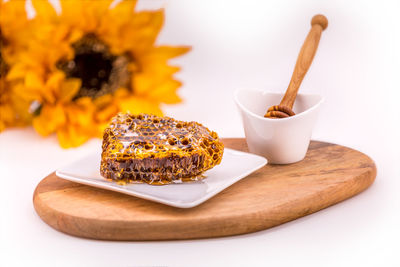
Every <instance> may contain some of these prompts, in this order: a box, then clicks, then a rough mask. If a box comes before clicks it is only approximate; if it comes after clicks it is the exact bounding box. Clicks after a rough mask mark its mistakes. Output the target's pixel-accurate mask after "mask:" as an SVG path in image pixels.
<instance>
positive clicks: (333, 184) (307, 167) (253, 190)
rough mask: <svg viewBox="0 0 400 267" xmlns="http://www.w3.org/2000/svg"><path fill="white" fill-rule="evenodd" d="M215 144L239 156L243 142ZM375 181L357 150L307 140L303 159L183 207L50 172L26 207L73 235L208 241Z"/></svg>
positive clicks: (296, 213)
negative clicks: (32, 207)
mask: <svg viewBox="0 0 400 267" xmlns="http://www.w3.org/2000/svg"><path fill="white" fill-rule="evenodd" d="M223 142H224V143H225V145H226V147H229V148H233V149H237V150H242V151H247V146H246V142H245V140H244V139H224V140H223ZM239 164H240V163H239ZM375 176H376V167H375V164H374V162H373V161H372V160H371V159H370V158H369V157H368V156H366V155H364V154H362V153H361V152H358V151H356V150H353V149H350V148H347V147H343V146H339V145H335V144H330V143H323V142H316V141H312V142H311V144H310V147H309V150H308V152H307V156H306V158H305V159H304V160H303V161H301V162H298V163H295V164H290V165H267V166H265V167H263V168H262V169H260V170H258V171H256V172H254V173H253V174H251V175H249V176H248V177H246V178H244V179H243V180H241V181H239V182H237V183H236V184H234V185H232V186H231V187H229V188H227V189H225V190H224V191H223V192H221V193H220V194H218V195H216V196H215V197H213V198H211V199H210V200H208V201H206V202H205V203H203V204H201V205H199V206H197V207H194V208H190V209H179V208H174V207H169V206H166V205H163V204H158V203H155V202H150V201H147V200H143V199H139V198H136V197H132V196H128V195H124V194H120V193H116V192H112V191H107V190H103V189H98V188H94V187H90V186H86V185H81V184H77V183H73V182H70V181H66V180H63V179H61V178H58V177H57V176H56V175H55V173H52V174H50V175H49V176H47V177H46V178H44V179H43V180H42V181H41V182H40V183H39V185H38V186H37V188H36V190H35V193H34V196H33V203H34V206H35V209H36V212H37V213H38V214H39V216H40V217H41V218H42V219H43V221H45V222H46V223H47V224H49V225H50V226H52V227H53V228H55V229H57V230H59V231H61V232H64V233H67V234H70V235H74V236H80V237H85V238H94V239H105V240H171V239H193V238H208V237H219V236H229V235H237V234H244V233H250V232H255V231H259V230H263V229H267V228H270V227H273V226H276V225H279V224H282V223H285V222H288V221H291V220H294V219H296V218H299V217H302V216H305V215H307V214H311V213H313V212H316V211H318V210H321V209H323V208H326V207H329V206H331V205H333V204H336V203H338V202H340V201H342V200H345V199H347V198H349V197H352V196H354V195H356V194H358V193H360V192H361V191H363V190H365V189H366V188H367V187H368V186H369V185H371V184H372V183H373V181H374V179H375Z"/></svg>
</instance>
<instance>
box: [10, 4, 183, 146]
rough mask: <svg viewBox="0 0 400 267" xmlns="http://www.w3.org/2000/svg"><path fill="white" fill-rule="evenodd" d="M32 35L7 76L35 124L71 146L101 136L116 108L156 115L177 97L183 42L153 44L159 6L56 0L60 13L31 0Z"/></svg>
mask: <svg viewBox="0 0 400 267" xmlns="http://www.w3.org/2000/svg"><path fill="white" fill-rule="evenodd" d="M32 2H33V6H34V8H35V11H36V16H35V18H34V19H33V20H32V21H31V22H30V24H31V25H32V26H31V27H32V29H33V30H31V32H32V37H31V40H30V41H29V45H28V47H27V49H24V51H21V52H20V54H19V60H18V62H15V63H14V64H12V66H11V69H10V72H9V74H8V76H7V78H8V80H10V81H16V82H18V83H19V84H20V85H23V86H19V87H17V94H18V95H20V96H21V97H24V98H25V99H26V101H29V102H31V103H32V105H31V110H32V112H33V114H34V118H33V126H34V128H35V129H36V131H37V132H38V133H39V134H41V135H43V136H46V135H49V134H51V133H54V132H56V133H57V137H58V139H59V142H60V144H61V146H63V147H71V146H78V145H80V144H82V143H84V142H85V141H86V140H88V139H89V138H91V137H94V136H99V135H100V134H101V132H102V130H103V129H104V127H105V126H106V125H107V124H108V122H109V120H110V119H111V117H113V116H114V115H115V114H117V113H118V112H131V113H140V112H145V113H152V114H155V115H161V114H162V111H161V109H160V104H161V103H166V104H173V103H178V102H180V101H181V100H180V98H179V96H178V95H177V93H176V91H177V89H178V88H179V87H180V85H181V83H180V82H179V81H176V80H175V79H174V78H173V74H174V73H176V72H177V71H178V70H179V68H178V67H175V66H170V65H168V60H169V59H170V58H173V57H176V56H179V55H182V54H184V53H186V52H187V51H188V50H189V49H188V47H171V46H157V45H155V41H156V38H157V35H158V33H159V31H160V29H161V27H162V25H163V21H164V14H163V10H158V11H142V12H136V11H135V10H134V9H135V5H136V1H130V0H125V1H121V2H119V3H115V2H114V1H112V0H99V1H83V0H75V1H74V0H65V1H63V0H61V1H60V4H61V13H60V14H57V13H56V11H55V9H54V8H53V7H52V6H51V5H50V4H49V3H48V2H47V1H42V0H33V1H32Z"/></svg>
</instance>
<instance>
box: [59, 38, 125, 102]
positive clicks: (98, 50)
mask: <svg viewBox="0 0 400 267" xmlns="http://www.w3.org/2000/svg"><path fill="white" fill-rule="evenodd" d="M72 47H73V48H74V51H75V57H74V58H73V59H72V60H70V61H60V62H59V63H58V65H57V66H58V68H59V69H61V70H62V71H64V72H65V73H66V75H67V77H68V78H71V77H73V78H79V79H81V81H82V86H81V89H80V90H79V92H78V93H77V95H76V96H75V97H74V99H77V98H80V97H84V96H89V97H91V98H96V97H99V96H102V95H105V94H108V93H112V92H114V91H115V90H116V89H118V88H119V87H121V86H122V87H125V86H127V85H128V84H129V77H130V75H129V71H128V69H127V65H128V62H129V58H128V57H127V56H126V55H113V54H111V53H110V50H109V48H108V46H107V45H105V44H104V43H103V42H102V41H100V40H99V39H98V38H96V36H95V35H93V34H89V35H86V36H84V37H83V38H82V39H80V40H79V41H77V42H76V43H74V44H73V45H72Z"/></svg>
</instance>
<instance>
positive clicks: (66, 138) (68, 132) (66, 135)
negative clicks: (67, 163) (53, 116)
mask: <svg viewBox="0 0 400 267" xmlns="http://www.w3.org/2000/svg"><path fill="white" fill-rule="evenodd" d="M57 138H58V142H59V143H60V146H61V147H62V148H70V147H77V146H80V145H82V144H83V143H85V142H86V141H87V140H89V139H90V135H87V134H86V133H85V131H82V129H81V128H79V127H77V126H74V125H70V126H68V127H62V128H59V129H58V130H57Z"/></svg>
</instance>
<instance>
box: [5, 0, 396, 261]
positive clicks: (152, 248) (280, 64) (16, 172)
mask: <svg viewBox="0 0 400 267" xmlns="http://www.w3.org/2000/svg"><path fill="white" fill-rule="evenodd" d="M158 7H164V8H165V10H166V23H165V27H164V29H163V31H162V33H161V35H160V38H159V40H158V41H159V43H160V44H186V45H192V46H193V50H192V52H190V53H189V54H188V55H187V56H185V57H182V58H180V59H177V60H174V63H177V64H179V65H181V66H182V67H183V71H181V72H180V73H179V74H178V75H177V77H178V78H179V79H180V80H182V81H183V82H184V86H183V87H182V88H181V90H180V95H181V96H182V97H183V98H184V99H185V102H184V104H181V105H177V106H173V107H166V108H165V111H166V113H167V114H168V115H171V116H175V117H176V118H178V119H183V120H196V121H200V122H202V123H204V124H205V125H206V126H208V127H209V128H211V129H213V130H216V131H217V132H218V133H219V134H220V135H221V136H223V137H232V136H243V130H242V126H241V121H240V118H239V114H238V112H237V110H236V107H235V105H234V103H233V100H232V94H233V92H234V90H235V89H237V88H257V89H258V88H261V89H265V90H269V91H275V92H282V91H284V90H285V89H286V86H287V84H288V82H289V80H290V76H291V73H292V70H293V67H294V64H295V60H296V57H297V53H298V51H299V49H300V47H301V45H302V43H303V40H304V38H305V36H306V34H307V32H308V30H309V29H310V25H309V23H310V19H311V17H312V16H313V15H314V14H316V13H323V14H325V15H326V16H327V17H328V19H329V26H328V29H327V30H326V31H325V32H324V33H323V36H322V38H321V42H320V47H319V50H318V52H317V55H316V57H315V59H314V62H313V65H312V67H311V69H310V70H309V72H308V74H307V76H306V78H305V80H304V82H303V84H302V87H301V89H300V91H301V92H304V93H317V94H321V95H323V96H324V97H325V98H326V101H325V103H324V107H323V110H322V112H321V114H320V119H319V121H318V123H317V125H316V128H315V131H314V134H313V138H314V139H318V140H324V141H330V142H334V143H338V144H342V145H346V146H350V147H352V148H355V149H358V150H360V151H362V152H364V153H366V154H368V155H369V156H371V157H372V158H373V159H374V160H375V162H376V164H377V168H378V176H377V179H376V181H375V183H374V184H373V185H372V186H371V187H370V188H369V189H368V190H367V191H365V192H363V193H361V194H360V195H358V196H356V197H354V198H352V199H349V200H347V201H345V202H343V203H340V204H338V205H335V206H333V207H330V208H327V209H325V210H323V211H320V212H317V213H315V214H312V215H310V216H307V217H304V218H301V219H298V220H295V221H293V222H290V223H286V224H284V225H282V226H279V227H275V228H272V229H270V230H265V231H261V232H257V233H252V234H247V235H242V236H236V237H227V238H217V239H205V240H193V241H171V242H106V241H94V240H86V239H81V238H76V237H71V236H68V235H65V234H62V233H59V232H57V231H55V230H53V229H52V228H50V227H49V226H47V225H46V224H45V223H44V222H42V221H41V219H40V218H39V217H38V216H37V215H36V213H35V211H34V209H33V205H32V194H33V191H34V189H35V187H36V185H37V184H38V182H39V181H40V180H41V179H42V178H43V177H45V176H46V175H47V174H49V173H50V172H52V171H54V169H56V168H58V167H59V166H61V165H64V164H66V163H68V162H71V161H73V160H75V159H76V158H78V157H79V156H80V155H81V154H85V153H87V152H88V151H90V150H91V149H93V148H95V147H96V146H99V145H100V140H92V141H90V142H89V143H87V144H85V145H83V146H81V147H79V148H77V149H68V150H63V149H61V148H60V147H59V146H58V144H57V142H56V139H55V137H50V138H46V139H43V138H40V137H39V136H38V135H37V134H36V133H35V132H34V131H33V130H32V129H31V128H27V129H23V130H20V129H10V130H7V131H5V132H3V133H1V134H0V173H1V178H2V179H1V180H2V182H1V185H0V207H1V209H0V211H1V215H0V216H1V217H0V218H1V228H0V229H1V234H0V265H2V266H14V265H15V266H28V265H31V266H38V265H40V266H55V265H57V266H218V265H219V266H267V265H269V266H400V258H399V257H400V256H399V250H400V248H399V247H400V245H399V240H400V171H399V160H400V155H399V149H400V141H399V139H400V131H399V123H400V119H399V115H400V111H399V106H398V104H397V103H399V101H400V94H399V91H400V88H399V76H400V53H399V49H400V16H399V15H398V14H399V11H400V6H399V2H398V1H382V0H381V1H345V0H342V1H317V0H315V1H312V0H304V1H290V0H281V1H245V0H242V1H211V0H209V1H204V0H199V1H184V0H182V1H151V0H148V1H142V2H140V4H139V8H158ZM3 263H5V264H3Z"/></svg>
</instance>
